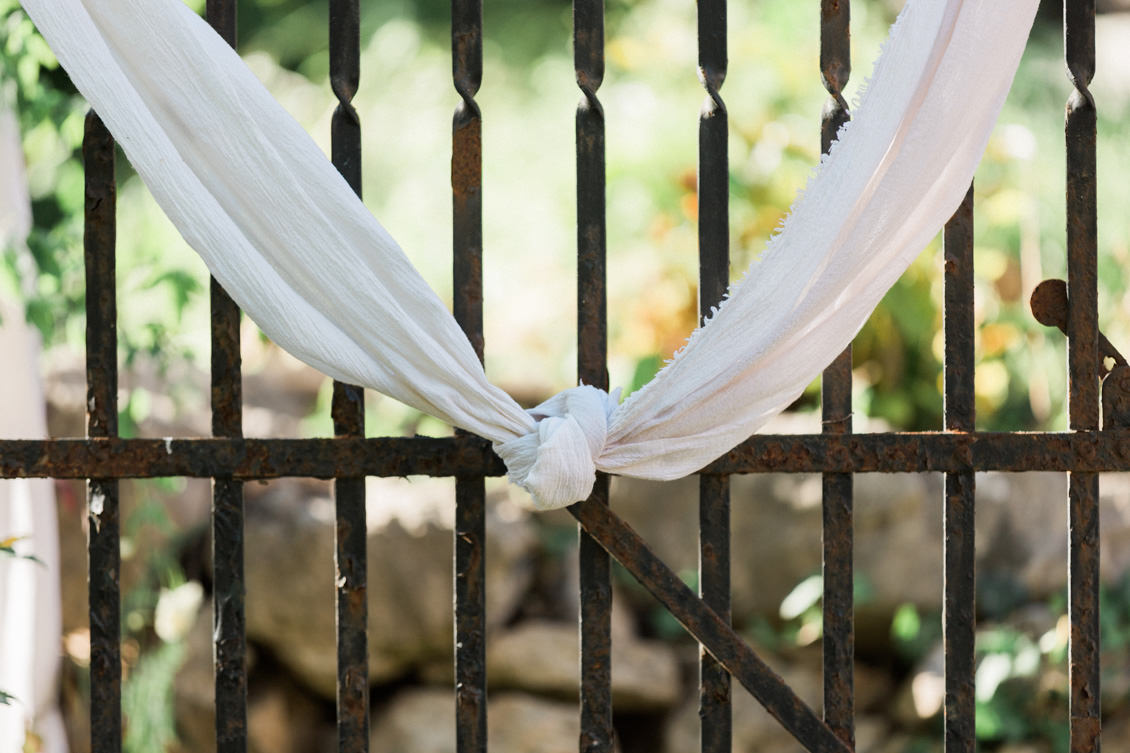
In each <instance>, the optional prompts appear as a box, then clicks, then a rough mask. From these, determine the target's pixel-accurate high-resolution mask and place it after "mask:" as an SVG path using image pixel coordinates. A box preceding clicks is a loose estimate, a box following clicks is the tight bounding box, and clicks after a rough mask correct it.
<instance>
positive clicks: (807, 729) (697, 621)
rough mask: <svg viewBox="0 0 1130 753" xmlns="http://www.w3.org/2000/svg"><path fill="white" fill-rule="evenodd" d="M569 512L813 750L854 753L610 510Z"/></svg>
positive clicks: (578, 507) (585, 505)
mask: <svg viewBox="0 0 1130 753" xmlns="http://www.w3.org/2000/svg"><path fill="white" fill-rule="evenodd" d="M568 509H569V512H570V513H572V515H573V517H575V518H576V519H577V520H578V521H579V522H580V524H581V526H582V527H583V528H584V530H585V531H586V532H587V533H588V534H589V536H591V537H592V538H593V539H594V540H595V541H596V542H598V543H599V545H600V546H602V547H604V549H606V550H607V551H608V552H609V553H610V554H611V555H612V556H614V557H615V558H616V560H617V561H618V562H620V564H621V565H623V566H624V567H625V568H626V569H627V570H628V572H630V573H631V574H632V575H633V576H634V577H635V578H636V579H637V580H638V581H639V582H640V584H641V585H643V586H644V587H645V588H646V589H647V590H648V591H650V592H651V594H652V595H653V596H655V598H656V599H658V600H659V602H660V603H661V604H663V606H665V607H666V608H667V610H668V611H669V612H670V613H671V614H672V616H674V617H675V619H677V620H678V621H679V622H680V623H682V625H683V626H684V627H685V628H686V629H687V631H688V632H690V633H691V635H693V636H694V637H695V639H696V640H698V641H699V643H701V644H702V645H703V646H705V647H706V649H707V650H708V651H710V653H711V654H712V655H713V656H714V658H715V659H717V660H718V661H719V662H720V663H721V664H722V666H724V667H725V668H726V669H727V670H728V671H729V672H730V674H732V675H733V676H734V678H736V679H737V680H738V681H739V682H740V683H741V684H742V685H744V686H745V688H746V689H747V690H748V691H749V692H750V693H752V694H753V696H754V698H756V699H757V700H758V701H760V702H761V704H762V705H763V706H765V708H766V709H767V710H768V711H769V713H770V714H772V715H773V717H774V718H775V719H777V721H779V722H780V723H781V724H782V726H784V728H785V729H786V730H788V731H789V733H791V734H792V735H793V736H794V737H796V739H797V740H798V741H799V742H800V743H801V744H802V745H804V746H805V748H806V749H807V750H808V751H812V753H833V752H834V753H848V751H850V750H851V748H850V747H849V746H848V745H847V744H845V743H844V742H843V741H842V740H841V739H840V738H839V737H837V736H836V734H835V733H834V732H833V731H832V729H831V728H830V727H828V726H827V725H826V724H825V723H824V722H822V721H821V720H820V718H819V717H818V716H817V715H816V712H814V711H813V710H812V709H811V708H810V707H809V706H808V705H806V704H805V703H804V702H803V701H802V700H800V698H798V697H797V695H796V694H795V693H794V692H793V691H792V689H790V688H789V686H788V685H786V684H785V682H784V681H783V680H782V679H781V678H780V676H779V675H777V674H776V673H775V672H773V670H772V669H770V668H769V667H768V665H766V664H765V662H763V661H762V660H761V658H760V657H759V656H758V655H757V654H756V653H755V652H754V651H753V649H751V648H750V647H749V644H747V643H746V642H745V641H744V640H742V638H741V637H740V636H739V635H738V634H737V633H736V632H734V629H733V628H732V627H730V624H729V622H728V621H727V620H725V619H723V618H722V617H720V616H719V615H718V614H717V613H716V612H715V611H714V610H712V609H711V608H710V607H708V606H706V605H705V604H704V603H703V602H702V601H701V600H700V599H699V598H698V597H697V596H695V594H694V592H693V591H692V590H691V589H690V588H689V587H688V586H687V585H686V584H685V583H683V581H682V579H680V578H679V576H678V575H677V574H676V573H675V572H674V571H672V570H671V569H670V568H669V567H667V566H666V565H665V564H663V562H662V561H661V560H660V559H659V558H658V557H657V556H656V555H655V553H654V552H652V551H651V549H650V548H649V547H648V546H647V544H646V543H644V541H643V539H641V538H640V537H639V534H637V533H636V532H635V531H634V530H632V528H631V526H629V525H628V524H627V523H625V522H624V521H623V520H621V519H620V518H619V517H618V516H617V515H616V514H615V513H613V512H612V510H610V509H609V508H608V506H607V505H605V504H602V503H600V502H599V501H596V500H592V499H589V500H586V501H584V502H578V503H577V504H575V505H573V506H571V507H569V508H568Z"/></svg>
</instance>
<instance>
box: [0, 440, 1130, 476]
mask: <svg viewBox="0 0 1130 753" xmlns="http://www.w3.org/2000/svg"><path fill="white" fill-rule="evenodd" d="M961 471H1010V472H1026V471H1077V472H1089V473H1110V472H1118V471H1130V430H1125V429H1117V430H1113V429H1112V430H1104V431H1075V432H1030V433H1023V432H1012V433H1004V432H969V433H941V432H921V433H918V432H888V433H876V434H852V435H845V436H836V435H826V434H791V435H790V434H765V435H758V436H755V437H752V438H750V439H748V440H746V441H745V442H743V443H742V444H740V445H738V446H737V447H735V448H734V449H733V450H731V451H730V452H728V453H726V454H725V455H723V456H722V457H720V458H718V459H717V460H715V461H714V462H713V463H711V464H710V465H708V466H706V467H705V468H703V469H702V472H703V473H711V474H722V473H823V472H833V473H922V472H947V473H957V472H961ZM505 473H506V468H505V466H503V464H502V461H501V460H500V459H499V458H498V457H497V456H496V455H495V454H494V452H493V451H492V450H491V447H490V443H489V442H487V441H485V440H483V439H479V438H478V437H470V436H460V437H440V438H432V437H376V438H359V437H338V438H333V439H330V438H326V439H238V438H230V439H228V438H206V439H118V438H113V437H107V438H91V439H54V440H25V439H8V440H0V478H156V477H164V476H190V477H198V478H208V477H212V476H217V475H219V476H224V477H230V478H233V479H244V480H246V479H270V478H283V477H313V478H333V477H335V476H338V477H341V476H346V477H350V476H353V477H357V476H465V475H480V474H481V475H484V476H503V475H505Z"/></svg>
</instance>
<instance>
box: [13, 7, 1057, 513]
mask: <svg viewBox="0 0 1130 753" xmlns="http://www.w3.org/2000/svg"><path fill="white" fill-rule="evenodd" d="M22 2H23V4H24V7H25V8H26V9H27V11H28V13H29V14H30V15H31V17H32V19H33V20H34V21H35V23H36V24H37V26H38V27H39V29H40V31H41V32H42V33H43V35H44V36H45V37H46V39H47V41H48V43H49V44H50V45H51V47H52V49H54V51H55V53H56V55H58V57H59V60H60V62H61V63H62V64H63V66H64V67H65V68H66V69H67V71H68V73H70V75H71V77H72V79H73V80H74V82H75V84H76V86H77V87H78V88H79V90H80V91H81V92H82V93H83V94H84V95H85V96H86V97H87V99H88V100H89V101H90V102H91V104H92V105H93V106H94V108H95V109H96V110H97V111H98V112H99V114H100V115H101V116H102V117H103V119H104V120H105V122H106V124H107V126H108V127H109V128H110V131H111V132H112V133H113V134H114V135H115V137H116V138H117V139H118V141H119V143H120V144H121V145H122V147H123V149H124V150H125V152H126V154H127V155H128V156H129V158H130V161H131V162H132V163H133V165H134V167H135V168H136V169H137V171H138V173H139V174H140V175H141V176H142V178H143V179H144V180H145V182H146V183H147V184H148V185H149V188H150V190H151V191H152V193H153V195H154V196H155V198H156V199H157V201H158V203H159V204H160V205H161V206H162V208H163V209H164V210H165V212H166V213H167V214H168V215H169V217H170V218H171V219H172V220H173V222H174V223H175V224H176V226H177V227H178V229H179V230H180V232H181V233H182V234H183V235H184V237H185V239H186V240H187V241H188V242H189V243H190V244H191V245H192V246H193V247H194V248H195V249H196V250H197V252H198V253H200V255H201V256H202V257H203V258H204V260H205V262H206V263H207V264H208V267H209V268H210V269H211V271H212V273H213V274H214V275H215V276H216V278H217V279H219V280H220V282H221V283H222V284H223V285H224V287H225V288H226V289H227V290H228V292H229V293H230V294H231V295H232V297H233V298H234V299H235V300H236V302H238V303H239V304H240V305H241V306H242V307H243V308H244V309H245V310H246V311H247V312H248V313H249V314H250V315H251V317H252V318H253V319H254V320H255V321H256V322H257V323H258V324H259V326H260V327H261V328H262V329H263V331H264V332H265V333H266V334H267V335H268V336H270V337H271V338H272V339H274V340H275V341H276V342H278V343H279V344H280V345H282V346H283V347H285V348H286V349H288V350H290V351H291V352H292V353H294V354H295V355H296V356H298V357H299V358H301V359H303V360H305V361H306V362H308V363H310V364H312V365H313V366H315V367H317V368H318V369H320V370H322V371H324V372H325V373H327V374H329V375H331V376H334V377H337V378H339V379H343V380H346V381H349V382H355V383H358V384H362V385H364V386H367V387H371V388H373V389H376V390H379V391H381V392H383V393H385V394H387V395H390V396H392V397H394V398H396V399H398V400H401V401H403V402H405V403H408V404H409V405H412V406H414V407H416V408H419V409H420V410H423V411H425V412H427V413H430V414H432V415H434V416H437V417H439V418H441V419H443V420H445V421H448V422H450V423H452V424H455V425H456V426H460V427H462V428H464V429H468V430H470V431H473V432H475V433H477V434H480V435H482V436H484V437H486V438H488V439H490V440H491V441H492V442H494V444H495V449H496V450H497V451H498V452H499V454H500V455H501V456H502V458H503V460H505V461H506V463H507V467H508V469H509V472H510V477H511V479H512V480H514V481H515V482H516V483H519V484H521V485H523V486H524V487H526V488H527V489H528V490H529V491H530V492H531V493H532V494H533V496H534V499H535V504H536V505H537V506H538V507H539V508H550V507H560V506H563V505H566V504H570V503H572V502H574V501H577V500H579V499H583V498H584V497H586V496H587V495H588V493H589V492H590V491H591V489H592V484H593V480H594V474H595V472H596V471H597V470H604V471H609V472H613V473H620V474H625V475H632V476H642V477H646V478H660V479H667V478H676V477H679V476H683V475H686V474H688V473H691V472H693V471H695V470H697V469H698V468H700V467H702V466H703V465H704V464H706V463H707V462H709V461H710V460H712V459H713V458H715V457H717V456H718V455H720V454H722V453H723V452H725V451H726V450H728V449H729V448H730V447H732V446H733V445H735V444H736V443H738V442H739V441H741V440H742V439H744V438H745V437H747V436H748V435H750V434H751V433H753V432H754V431H756V430H757V429H758V428H760V427H761V426H762V425H763V424H764V423H765V421H767V420H768V419H769V418H770V417H772V416H773V415H774V414H776V413H777V412H779V411H781V410H783V409H784V408H785V407H786V406H787V405H788V404H789V403H790V402H792V400H793V399H795V398H796V397H797V396H798V395H799V394H800V392H801V391H802V390H803V389H804V387H805V386H806V385H807V384H808V383H809V382H810V381H811V380H812V379H813V378H815V377H816V376H817V375H818V374H819V372H820V371H821V369H822V368H823V367H824V366H826V365H827V363H828V362H829V361H830V360H831V358H832V357H833V356H834V355H835V354H837V353H839V352H840V351H841V350H842V349H843V347H844V346H845V345H846V344H847V343H848V342H849V341H850V339H851V338H852V337H853V336H854V335H855V333H856V332H857V331H858V330H859V328H860V327H861V326H862V324H863V322H864V321H865V320H866V318H867V315H868V314H869V313H870V312H871V310H872V309H873V308H874V307H875V305H876V304H877V303H878V302H879V300H880V298H881V297H882V295H883V293H884V292H886V290H887V289H888V288H889V287H890V285H891V284H893V282H894V281H895V279H897V277H898V275H899V274H900V273H901V272H902V270H903V269H905V267H906V266H907V265H908V264H909V263H910V261H911V260H912V259H913V258H914V256H915V255H916V254H917V253H918V252H919V251H920V250H921V249H922V248H923V247H924V246H925V244H926V243H927V242H928V241H929V239H930V238H931V237H933V236H934V235H935V234H936V233H937V232H938V230H939V229H940V228H941V226H942V224H943V223H944V222H945V220H946V219H947V218H948V216H949V215H950V214H951V213H952V212H953V210H954V209H955V208H956V207H957V205H958V203H959V202H960V200H961V197H962V196H963V195H964V193H965V191H966V189H967V188H968V186H969V182H970V180H971V179H972V175H973V171H974V169H975V167H976V165H977V162H978V161H979V159H980V156H981V153H982V152H983V151H984V147H985V144H986V142H987V140H988V137H989V133H990V131H991V129H992V126H993V123H994V122H995V120H996V117H997V114H998V112H999V110H1000V107H1001V105H1002V103H1003V101H1004V97H1005V94H1006V93H1007V91H1008V88H1009V85H1010V84H1011V81H1012V77H1013V74H1014V72H1015V70H1016V66H1017V64H1018V63H1019V60H1020V55H1021V53H1022V51H1023V48H1024V43H1025V40H1026V38H1027V35H1028V31H1029V29H1030V27H1031V23H1032V19H1033V17H1034V14H1035V10H1036V7H1037V4H1038V0H910V2H909V3H908V4H907V7H906V8H905V9H904V11H903V13H902V14H901V15H900V18H899V20H898V21H897V22H896V24H895V26H894V27H893V28H892V31H891V37H890V39H889V40H888V42H887V45H886V47H885V50H884V52H883V54H882V56H881V57H880V60H879V63H878V64H877V66H876V69H875V73H874V74H873V77H872V79H871V82H870V84H869V86H868V87H867V91H866V93H865V94H864V95H863V97H862V100H861V102H860V105H859V107H858V108H857V109H856V111H855V113H854V118H855V119H854V121H853V122H852V123H851V124H850V125H849V126H848V127H846V128H845V129H844V130H843V131H842V132H841V135H840V139H839V142H838V144H837V145H836V146H835V147H834V148H833V150H832V153H831V155H830V156H829V157H827V158H826V159H825V160H824V161H823V162H822V164H821V166H820V167H819V169H818V170H817V171H816V173H815V174H814V177H813V178H812V180H811V181H810V183H809V186H808V188H807V190H806V192H805V193H804V195H803V196H802V198H801V199H800V200H798V202H797V203H796V204H795V206H794V208H793V211H792V214H791V216H790V217H789V219H788V221H787V222H786V223H785V225H784V227H783V228H782V231H781V232H780V234H778V235H777V236H776V237H775V238H774V239H773V240H772V241H771V242H770V244H769V247H768V248H767V250H766V251H765V252H764V254H763V255H762V258H761V260H760V261H758V262H756V263H754V264H753V265H752V266H751V268H750V270H749V271H748V273H747V274H746V277H745V279H744V280H743V281H742V282H741V283H740V284H739V285H736V286H734V288H733V289H732V290H731V294H730V297H729V299H728V300H727V301H726V302H725V303H724V304H723V305H722V306H721V307H720V309H719V311H718V313H717V314H716V315H715V316H714V317H713V318H712V320H711V321H710V322H709V323H708V324H707V325H706V326H704V327H702V328H700V329H699V330H698V331H696V332H695V333H694V334H693V335H692V337H691V338H690V340H689V342H688V344H687V346H686V347H685V348H684V349H683V350H682V351H681V352H680V353H679V354H678V355H677V357H676V358H675V359H674V360H673V362H672V363H671V364H670V365H668V366H667V367H666V368H665V369H663V370H662V371H661V372H660V373H659V374H658V375H657V376H656V378H655V379H654V380H653V381H652V382H651V383H650V384H648V385H647V386H646V387H644V388H643V389H641V390H639V391H638V392H637V393H635V394H634V395H632V396H631V397H630V398H629V399H628V400H627V401H625V402H624V403H623V404H622V405H619V406H618V405H617V404H616V402H617V401H616V399H614V398H613V397H611V396H609V395H607V394H605V393H604V392H602V391H600V390H596V389H594V388H591V387H584V386H582V387H577V388H574V389H572V390H567V391H565V392H563V393H561V394H560V395H558V396H556V397H554V398H552V399H551V400H549V401H547V402H546V403H544V404H543V405H541V406H539V407H538V408H536V409H534V410H532V411H530V412H529V413H527V412H525V411H523V410H521V408H520V407H519V406H518V405H517V404H516V403H515V402H514V401H513V400H512V399H511V398H510V397H509V396H508V395H506V394H505V393H504V392H502V391H501V390H499V389H498V388H497V387H494V386H493V385H491V384H490V383H489V382H487V380H486V378H485V376H484V374H483V371H482V368H481V367H480V365H479V363H478V361H477V360H476V358H475V355H474V353H473V351H472V349H471V348H470V346H469V344H468V343H467V341H466V339H465V338H464V337H463V335H462V333H461V332H460V330H459V328H458V326H457V325H456V323H455V321H454V320H453V319H452V317H451V316H450V314H449V313H448V312H447V310H446V308H445V307H444V306H443V304H442V303H441V302H440V300H439V299H438V298H437V296H436V295H435V294H434V293H433V292H432V291H431V290H430V289H429V288H428V286H427V284H426V283H425V282H424V281H423V280H422V278H421V277H420V276H419V274H418V273H417V272H416V270H415V269H414V268H413V267H412V265H411V263H410V262H409V261H408V259H407V257H406V256H405V255H404V253H403V252H402V251H401V250H400V248H399V246H397V245H396V243H395V241H393V240H392V238H391V237H390V236H389V235H388V233H387V232H385V230H384V229H383V228H382V227H381V225H380V224H379V223H378V222H377V221H376V220H375V219H374V218H373V217H372V215H370V214H369V213H368V211H366V210H365V208H364V206H363V205H362V204H361V202H360V201H359V200H358V199H357V198H356V197H355V196H354V195H353V193H352V191H350V190H349V188H348V186H347V185H346V184H345V182H344V181H343V180H342V179H341V178H340V176H339V175H338V174H337V172H336V171H335V170H334V169H333V167H332V166H331V165H330V164H329V163H328V162H327V160H326V159H325V157H324V156H323V155H322V153H321V152H320V151H319V150H318V148H317V147H316V146H315V145H314V143H313V142H312V141H311V140H310V139H309V138H308V137H307V135H306V134H305V133H304V132H303V131H302V129H301V128H300V127H299V126H298V124H297V123H296V122H295V121H294V120H293V119H292V118H291V117H290V116H289V115H287V114H286V113H285V111H284V110H283V109H282V108H281V107H280V106H279V105H278V103H277V102H275V101H274V100H273V99H272V98H271V97H270V95H269V94H268V93H267V92H266V90H265V89H264V88H263V87H262V86H261V85H260V84H259V82H258V81H257V80H256V79H255V77H254V76H253V75H252V74H251V73H250V71H249V70H248V69H247V68H246V67H245V66H244V65H243V64H242V63H241V62H240V60H239V58H238V56H237V55H236V54H235V53H234V52H233V51H231V50H230V49H229V48H228V46H227V45H226V44H225V43H224V42H223V41H222V40H221V39H220V38H219V37H218V36H216V35H215V34H214V33H213V32H212V30H211V29H210V28H209V27H208V26H207V25H206V24H205V23H204V22H203V21H201V20H200V19H199V18H197V17H196V16H195V15H194V14H192V13H191V12H190V11H189V10H187V9H186V8H185V7H184V6H183V5H182V4H181V3H180V2H179V1H178V0H22Z"/></svg>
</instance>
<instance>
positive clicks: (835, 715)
mask: <svg viewBox="0 0 1130 753" xmlns="http://www.w3.org/2000/svg"><path fill="white" fill-rule="evenodd" d="M850 30H851V2H850V0H821V2H820V77H821V79H822V80H823V83H824V88H825V89H826V90H827V91H828V94H829V95H830V97H829V99H828V101H827V103H826V104H825V105H824V113H823V117H822V118H821V121H822V122H821V128H820V146H821V150H822V151H824V152H827V151H828V150H829V149H830V148H831V146H832V142H833V141H834V140H835V138H836V134H837V132H838V131H839V130H840V127H841V126H842V125H843V124H844V123H846V122H847V121H848V120H849V119H850V117H851V116H850V113H849V112H848V106H847V101H846V100H845V99H844V95H843V88H844V87H845V86H846V85H847V82H848V77H849V76H850V75H851V36H850ZM820 398H821V411H822V419H823V432H824V433H825V434H850V433H851V429H852V427H851V345H850V344H849V345H848V346H847V348H845V349H844V351H843V352H842V353H841V354H840V355H839V356H837V357H836V360H834V361H833V362H832V363H831V365H829V366H828V368H827V369H825V370H824V377H823V379H822V381H821V385H820ZM822 484H823V546H824V551H823V575H824V637H823V650H824V721H825V722H827V724H828V726H829V727H831V728H832V730H833V731H834V732H835V733H836V735H837V736H838V737H839V738H840V739H841V740H843V741H844V742H845V743H847V744H848V745H852V746H854V744H855V742H854V741H855V689H854V688H855V680H854V667H853V664H854V660H855V620H854V609H855V606H854V603H855V600H854V592H853V589H854V570H853V561H852V559H853V534H852V525H853V521H852V517H853V510H852V508H853V502H854V500H853V480H852V475H851V474H850V473H825V474H824V475H823V479H822Z"/></svg>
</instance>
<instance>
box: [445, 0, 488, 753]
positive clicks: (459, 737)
mask: <svg viewBox="0 0 1130 753" xmlns="http://www.w3.org/2000/svg"><path fill="white" fill-rule="evenodd" d="M482 37H483V7H482V0H452V3H451V59H452V76H453V79H454V84H455V90H456V92H458V93H459V96H460V102H459V106H458V108H457V109H456V111H455V115H454V119H453V121H452V139H451V141H452V152H451V192H452V212H453V214H452V226H453V227H454V235H453V238H452V288H453V291H454V306H453V308H454V314H455V319H456V321H458V322H459V325H460V326H461V327H462V328H463V333H464V334H465V335H467V339H468V340H470V342H471V345H472V347H474V349H475V353H476V354H478V356H479V360H480V361H481V360H482V359H483V348H484V341H483V202H482V173H483V167H482V163H483V155H482V118H481V115H480V112H479V106H478V104H477V103H476V102H475V100H474V97H475V94H476V93H477V92H478V90H479V85H480V82H481V80H482V74H483V41H482ZM457 434H458V436H459V438H467V439H473V438H472V437H469V436H467V435H465V434H464V433H463V432H458V433H457ZM479 441H481V440H479ZM453 546H454V558H453V563H452V564H453V577H454V581H455V583H454V593H455V636H454V641H455V729H456V733H455V737H456V743H455V745H456V750H458V751H459V753H485V751H486V748H487V675H486V488H485V485H484V482H483V476H482V469H476V472H473V473H469V474H460V475H458V476H457V477H456V480H455V528H454V542H453Z"/></svg>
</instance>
